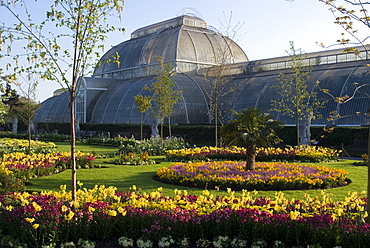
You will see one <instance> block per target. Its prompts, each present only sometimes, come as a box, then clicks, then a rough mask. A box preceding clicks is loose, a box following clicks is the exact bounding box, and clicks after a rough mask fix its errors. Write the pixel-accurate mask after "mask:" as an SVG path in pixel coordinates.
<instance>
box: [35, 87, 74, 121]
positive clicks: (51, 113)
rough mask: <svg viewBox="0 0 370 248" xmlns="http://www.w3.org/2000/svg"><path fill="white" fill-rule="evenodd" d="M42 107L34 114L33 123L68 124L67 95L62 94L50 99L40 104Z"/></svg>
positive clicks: (65, 93)
mask: <svg viewBox="0 0 370 248" xmlns="http://www.w3.org/2000/svg"><path fill="white" fill-rule="evenodd" d="M41 105H42V107H41V108H40V109H39V110H38V111H37V112H36V116H35V122H36V123H37V122H56V123H68V122H70V120H71V117H70V112H71V111H70V108H69V94H68V93H67V92H64V93H62V94H60V95H57V96H53V97H50V98H48V99H46V100H45V101H44V102H42V104H41Z"/></svg>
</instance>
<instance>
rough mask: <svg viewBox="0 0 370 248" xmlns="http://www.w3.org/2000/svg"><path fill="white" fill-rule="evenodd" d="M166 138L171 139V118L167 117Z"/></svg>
mask: <svg viewBox="0 0 370 248" xmlns="http://www.w3.org/2000/svg"><path fill="white" fill-rule="evenodd" d="M168 136H169V137H172V132H171V118H170V117H168Z"/></svg>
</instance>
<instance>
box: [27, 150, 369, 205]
mask: <svg viewBox="0 0 370 248" xmlns="http://www.w3.org/2000/svg"><path fill="white" fill-rule="evenodd" d="M56 145H57V147H58V150H60V151H68V150H69V144H68V143H56ZM76 150H78V151H82V152H89V153H91V152H96V153H97V154H103V155H113V154H114V153H115V152H116V151H117V150H118V149H117V148H115V147H105V146H91V145H86V144H77V148H76ZM110 160H112V158H104V159H97V160H96V161H95V163H96V164H100V165H101V166H102V168H99V169H80V170H78V171H77V180H79V181H80V182H81V183H83V186H82V187H86V188H92V187H93V186H94V185H96V184H99V185H105V186H115V187H117V188H118V190H129V189H130V187H131V186H132V185H136V187H137V188H138V189H140V190H141V191H145V192H151V191H155V190H156V189H157V188H159V187H162V188H163V193H164V194H165V195H170V196H172V195H173V191H174V190H175V189H178V190H187V191H188V192H189V193H190V194H195V195H199V194H201V193H202V191H203V190H204V189H198V188H189V187H181V186H175V185H170V184H165V183H161V182H158V181H156V180H154V179H153V176H154V174H155V172H156V171H157V170H158V169H159V168H161V167H164V166H169V165H171V164H172V162H167V161H165V160H164V157H155V160H156V161H157V164H155V165H140V166H130V165H114V164H110V163H109V161H110ZM352 163H353V161H351V160H340V161H339V162H331V163H323V164H320V165H325V166H327V167H329V168H340V169H344V170H346V171H347V172H348V173H349V174H348V177H349V179H351V181H352V183H350V184H349V185H347V186H345V187H342V188H334V189H327V190H325V192H329V193H332V194H333V198H334V199H338V200H339V199H344V197H346V196H347V194H348V192H352V191H357V192H361V191H363V190H366V189H367V188H366V187H367V167H365V166H356V165H353V164H352ZM70 178H71V171H70V170H66V171H63V172H61V173H58V174H54V175H50V176H46V177H40V178H33V179H31V180H30V181H29V184H28V185H27V190H28V191H30V192H33V191H50V190H51V191H55V190H58V189H59V186H60V185H67V188H68V189H70ZM208 190H210V191H211V193H212V194H215V195H226V194H227V193H226V192H223V191H216V190H214V189H208ZM275 193H276V192H275V191H260V192H259V193H258V195H259V196H269V197H273V196H274V195H275ZM305 193H307V194H309V195H310V196H318V195H321V190H305V191H301V190H293V191H284V194H285V196H286V197H287V198H289V199H290V198H296V199H302V198H304V194H305ZM238 194H239V193H238V192H236V195H238Z"/></svg>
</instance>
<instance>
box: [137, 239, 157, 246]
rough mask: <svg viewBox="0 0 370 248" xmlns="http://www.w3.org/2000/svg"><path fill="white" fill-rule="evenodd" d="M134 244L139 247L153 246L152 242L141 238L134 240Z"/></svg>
mask: <svg viewBox="0 0 370 248" xmlns="http://www.w3.org/2000/svg"><path fill="white" fill-rule="evenodd" d="M136 244H137V246H138V247H139V248H150V247H153V242H152V241H150V240H143V239H141V238H140V239H138V240H137V241H136Z"/></svg>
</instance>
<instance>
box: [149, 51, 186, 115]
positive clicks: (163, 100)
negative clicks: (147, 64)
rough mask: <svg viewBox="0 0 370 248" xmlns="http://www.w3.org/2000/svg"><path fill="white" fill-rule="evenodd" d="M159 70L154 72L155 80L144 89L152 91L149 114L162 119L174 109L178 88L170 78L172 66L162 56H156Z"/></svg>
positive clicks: (178, 96)
mask: <svg viewBox="0 0 370 248" xmlns="http://www.w3.org/2000/svg"><path fill="white" fill-rule="evenodd" d="M156 60H157V63H158V64H159V68H160V69H159V70H157V71H156V72H155V74H156V77H155V79H156V81H155V82H153V83H151V85H149V86H145V87H144V90H147V91H150V92H153V96H152V97H151V102H152V106H151V115H152V116H153V117H154V118H156V119H158V120H160V121H162V120H163V119H164V118H165V117H170V116H171V114H172V113H173V111H174V105H175V104H176V102H177V101H178V100H179V99H180V94H181V91H180V90H176V89H175V88H176V84H175V82H174V81H173V80H172V79H173V77H174V76H175V71H174V67H173V66H172V65H171V63H170V62H164V59H163V58H162V57H157V58H156Z"/></svg>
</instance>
